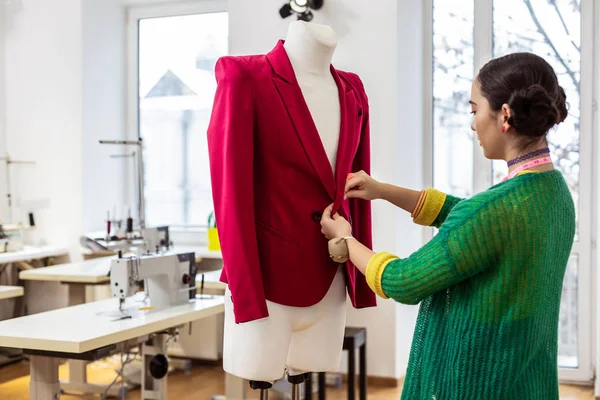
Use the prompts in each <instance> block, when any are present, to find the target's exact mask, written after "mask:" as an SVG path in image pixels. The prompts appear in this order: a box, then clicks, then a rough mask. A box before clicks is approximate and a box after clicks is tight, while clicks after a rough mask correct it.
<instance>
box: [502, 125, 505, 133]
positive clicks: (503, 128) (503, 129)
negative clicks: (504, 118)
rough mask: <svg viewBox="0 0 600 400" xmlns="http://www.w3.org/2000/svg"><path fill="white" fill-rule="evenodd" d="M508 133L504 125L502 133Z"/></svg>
mask: <svg viewBox="0 0 600 400" xmlns="http://www.w3.org/2000/svg"><path fill="white" fill-rule="evenodd" d="M504 132H506V128H505V127H504V125H502V133H504Z"/></svg>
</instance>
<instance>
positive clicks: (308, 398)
mask: <svg viewBox="0 0 600 400" xmlns="http://www.w3.org/2000/svg"><path fill="white" fill-rule="evenodd" d="M312 379H313V374H312V373H311V374H308V379H307V380H306V381H304V400H312V388H313V385H312Z"/></svg>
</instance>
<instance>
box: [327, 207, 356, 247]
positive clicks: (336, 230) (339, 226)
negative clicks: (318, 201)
mask: <svg viewBox="0 0 600 400" xmlns="http://www.w3.org/2000/svg"><path fill="white" fill-rule="evenodd" d="M332 209H333V204H330V205H329V207H327V208H326V209H325V211H323V216H322V217H321V233H323V235H325V237H326V238H327V239H334V238H340V237H345V236H350V235H351V234H352V227H351V226H350V223H348V221H346V219H345V218H344V217H342V216H340V215H339V214H338V213H336V214H335V215H331V211H332Z"/></svg>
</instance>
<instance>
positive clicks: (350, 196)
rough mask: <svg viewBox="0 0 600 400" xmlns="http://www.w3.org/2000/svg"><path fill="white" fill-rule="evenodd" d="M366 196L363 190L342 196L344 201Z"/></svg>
mask: <svg viewBox="0 0 600 400" xmlns="http://www.w3.org/2000/svg"><path fill="white" fill-rule="evenodd" d="M366 195H367V192H366V191H364V190H351V191H349V192H348V193H346V194H345V195H344V198H346V199H362V198H364V197H365V196H366Z"/></svg>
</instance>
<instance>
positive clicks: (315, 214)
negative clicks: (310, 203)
mask: <svg viewBox="0 0 600 400" xmlns="http://www.w3.org/2000/svg"><path fill="white" fill-rule="evenodd" d="M321 215H322V214H321V213H320V212H318V211H314V212H313V213H312V220H313V221H315V222H319V221H321Z"/></svg>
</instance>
